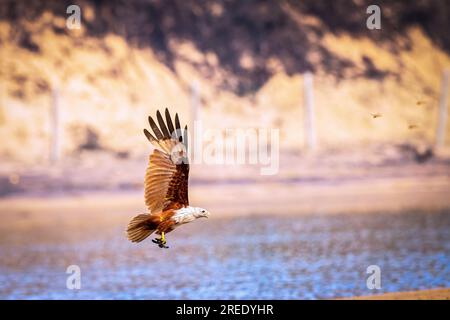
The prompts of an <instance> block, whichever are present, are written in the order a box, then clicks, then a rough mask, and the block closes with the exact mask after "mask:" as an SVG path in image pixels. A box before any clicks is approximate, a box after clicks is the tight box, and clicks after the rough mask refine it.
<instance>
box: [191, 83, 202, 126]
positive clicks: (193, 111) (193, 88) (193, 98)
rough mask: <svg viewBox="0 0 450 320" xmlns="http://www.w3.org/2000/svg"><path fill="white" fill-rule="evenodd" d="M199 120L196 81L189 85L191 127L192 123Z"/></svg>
mask: <svg viewBox="0 0 450 320" xmlns="http://www.w3.org/2000/svg"><path fill="white" fill-rule="evenodd" d="M197 120H200V93H199V85H198V82H197V81H194V82H192V84H191V127H192V126H193V125H194V121H197Z"/></svg>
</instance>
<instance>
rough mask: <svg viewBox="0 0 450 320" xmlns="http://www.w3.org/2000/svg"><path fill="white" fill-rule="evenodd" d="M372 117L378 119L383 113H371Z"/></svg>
mask: <svg viewBox="0 0 450 320" xmlns="http://www.w3.org/2000/svg"><path fill="white" fill-rule="evenodd" d="M371 115H372V118H374V119H376V118H381V113H371Z"/></svg>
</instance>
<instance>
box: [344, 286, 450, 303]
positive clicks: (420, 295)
mask: <svg viewBox="0 0 450 320" xmlns="http://www.w3.org/2000/svg"><path fill="white" fill-rule="evenodd" d="M350 299H355V300H450V288H444V289H431V290H418V291H407V292H394V293H385V294H380V295H372V296H363V297H355V298H350Z"/></svg>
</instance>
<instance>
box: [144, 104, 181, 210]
mask: <svg viewBox="0 0 450 320" xmlns="http://www.w3.org/2000/svg"><path fill="white" fill-rule="evenodd" d="M156 118H157V121H158V124H159V127H158V125H157V124H156V122H155V121H154V120H153V118H152V117H148V120H149V123H150V127H151V128H152V130H153V133H154V136H153V135H152V134H151V133H150V132H149V131H148V130H147V129H144V134H145V136H146V137H147V139H148V140H149V141H150V142H151V143H152V144H153V145H154V146H155V147H156V148H158V149H155V150H154V151H153V153H152V154H151V155H150V158H149V164H148V167H147V171H146V174H145V181H144V189H145V190H144V193H145V204H146V205H147V207H148V208H149V209H150V211H151V213H158V212H161V211H165V210H167V209H169V208H172V209H178V208H181V207H184V206H188V205H189V200H188V178H189V163H188V153H187V147H188V140H187V126H185V127H184V130H182V129H181V127H180V121H179V119H178V114H176V115H175V126H174V124H173V122H172V119H171V117H170V113H169V110H168V109H166V111H165V118H166V122H164V119H163V117H162V116H161V113H160V112H159V111H157V112H156Z"/></svg>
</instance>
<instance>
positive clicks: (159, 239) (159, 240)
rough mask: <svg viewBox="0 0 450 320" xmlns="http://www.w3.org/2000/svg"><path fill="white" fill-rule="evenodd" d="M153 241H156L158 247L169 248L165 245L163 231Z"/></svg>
mask: <svg viewBox="0 0 450 320" xmlns="http://www.w3.org/2000/svg"><path fill="white" fill-rule="evenodd" d="M152 241H153V243H156V244H157V245H158V246H159V247H160V248H166V249H167V248H169V247H168V246H166V243H167V241H166V237H165V235H164V232H161V238H156V239H153V240H152Z"/></svg>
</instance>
